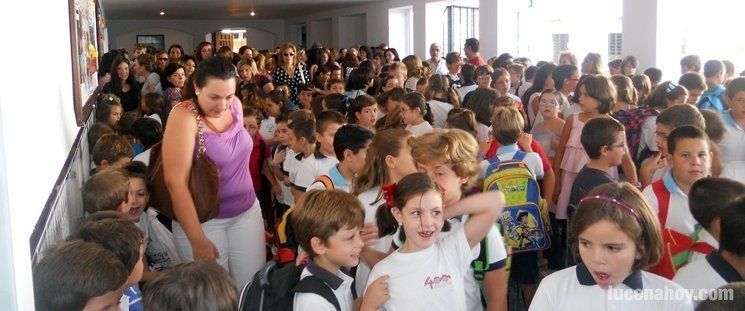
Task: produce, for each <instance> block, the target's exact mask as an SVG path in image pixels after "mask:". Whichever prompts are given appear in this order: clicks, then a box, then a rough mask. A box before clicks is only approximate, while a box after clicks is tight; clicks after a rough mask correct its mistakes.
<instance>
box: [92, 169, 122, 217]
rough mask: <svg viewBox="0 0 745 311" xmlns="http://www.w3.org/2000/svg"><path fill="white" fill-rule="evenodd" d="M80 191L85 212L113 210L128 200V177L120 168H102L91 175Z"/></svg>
mask: <svg viewBox="0 0 745 311" xmlns="http://www.w3.org/2000/svg"><path fill="white" fill-rule="evenodd" d="M81 192H82V196H83V209H84V210H85V211H86V212H88V213H90V214H92V213H95V212H98V211H115V210H117V208H118V207H119V206H120V205H121V204H122V202H125V203H126V202H127V201H129V179H127V176H126V175H125V174H124V173H123V172H122V171H121V170H117V169H109V170H103V171H101V172H98V173H97V174H95V175H93V176H91V178H90V179H88V181H86V182H85V185H83V189H82V190H81Z"/></svg>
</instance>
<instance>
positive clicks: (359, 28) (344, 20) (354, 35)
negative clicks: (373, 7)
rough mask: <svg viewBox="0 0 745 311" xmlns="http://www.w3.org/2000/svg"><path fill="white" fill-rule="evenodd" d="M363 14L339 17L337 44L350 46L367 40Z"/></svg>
mask: <svg viewBox="0 0 745 311" xmlns="http://www.w3.org/2000/svg"><path fill="white" fill-rule="evenodd" d="M366 19H367V16H366V15H365V14H360V15H354V16H342V17H339V46H346V47H351V46H354V45H364V44H366V42H367V29H366V27H367V21H366Z"/></svg>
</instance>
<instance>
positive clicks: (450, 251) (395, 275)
mask: <svg viewBox="0 0 745 311" xmlns="http://www.w3.org/2000/svg"><path fill="white" fill-rule="evenodd" d="M473 259H474V258H473V253H472V252H471V247H470V246H469V245H468V240H467V238H466V233H465V231H464V228H463V227H460V228H458V229H456V230H454V232H453V233H452V234H450V235H448V236H447V237H445V238H443V239H441V240H438V241H437V242H436V243H434V244H433V245H432V246H430V247H428V248H427V249H424V250H421V251H418V252H414V253H402V252H400V250H399V251H395V252H393V253H392V254H390V255H389V256H388V257H386V258H385V259H383V260H381V261H380V262H378V264H376V265H375V267H373V269H372V271H371V272H370V277H369V278H368V279H367V285H368V286H369V285H370V283H372V282H373V281H374V280H376V279H377V278H379V277H381V276H383V275H388V276H389V277H390V278H389V279H388V294H389V295H390V298H389V299H388V301H387V302H386V303H385V304H384V305H383V308H384V309H385V310H388V311H394V310H406V311H409V310H427V311H430V310H447V311H450V310H465V309H466V295H465V284H464V279H465V278H464V276H465V274H466V273H468V271H469V265H470V264H471V261H473Z"/></svg>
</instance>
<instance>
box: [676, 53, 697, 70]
mask: <svg viewBox="0 0 745 311" xmlns="http://www.w3.org/2000/svg"><path fill="white" fill-rule="evenodd" d="M680 65H681V66H686V67H691V68H692V69H693V71H694V72H699V71H701V58H700V57H699V56H698V55H686V56H684V57H683V58H682V59H680Z"/></svg>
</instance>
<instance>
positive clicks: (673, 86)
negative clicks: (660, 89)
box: [667, 81, 678, 94]
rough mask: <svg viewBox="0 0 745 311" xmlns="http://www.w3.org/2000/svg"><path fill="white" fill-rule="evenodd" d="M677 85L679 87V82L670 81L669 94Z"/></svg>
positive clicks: (668, 85)
mask: <svg viewBox="0 0 745 311" xmlns="http://www.w3.org/2000/svg"><path fill="white" fill-rule="evenodd" d="M677 87H678V84H677V83H675V82H672V81H670V83H668V84H667V93H668V94H669V93H670V92H672V91H673V90H674V89H675V88H677Z"/></svg>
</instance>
